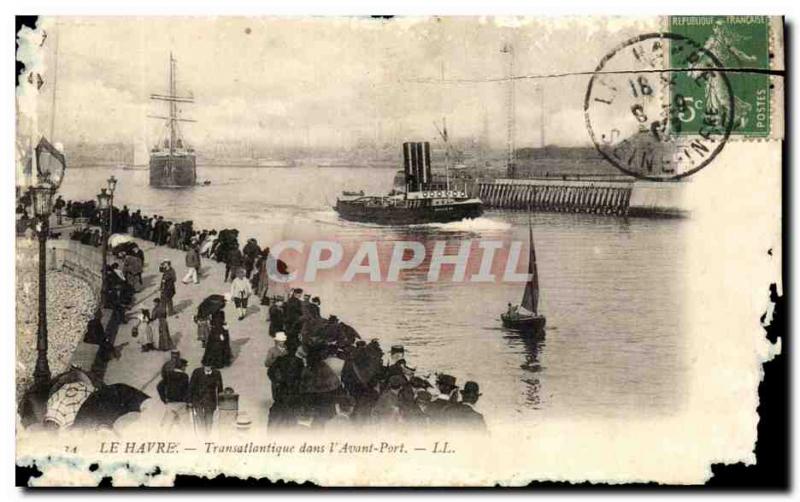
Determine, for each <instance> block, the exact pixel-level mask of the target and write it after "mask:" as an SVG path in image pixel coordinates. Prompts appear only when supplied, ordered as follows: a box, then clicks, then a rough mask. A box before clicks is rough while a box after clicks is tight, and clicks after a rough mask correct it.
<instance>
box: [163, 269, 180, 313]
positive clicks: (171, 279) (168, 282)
mask: <svg viewBox="0 0 800 502" xmlns="http://www.w3.org/2000/svg"><path fill="white" fill-rule="evenodd" d="M177 280H178V277H177V276H176V275H175V269H174V268H172V264H171V263H170V262H169V260H164V261H163V262H162V263H161V303H163V304H164V308H166V309H167V315H175V305H173V303H172V298H173V297H174V296H175V282H176V281H177Z"/></svg>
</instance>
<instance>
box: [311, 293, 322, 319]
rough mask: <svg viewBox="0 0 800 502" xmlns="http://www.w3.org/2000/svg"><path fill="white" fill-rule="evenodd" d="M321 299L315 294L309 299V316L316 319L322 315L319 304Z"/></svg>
mask: <svg viewBox="0 0 800 502" xmlns="http://www.w3.org/2000/svg"><path fill="white" fill-rule="evenodd" d="M321 303H322V300H320V299H319V296H315V297H314V298H312V299H311V303H309V304H308V313H309V314H310V315H311V317H314V318H316V319H320V318H321V317H322V310H321V309H320V304H321Z"/></svg>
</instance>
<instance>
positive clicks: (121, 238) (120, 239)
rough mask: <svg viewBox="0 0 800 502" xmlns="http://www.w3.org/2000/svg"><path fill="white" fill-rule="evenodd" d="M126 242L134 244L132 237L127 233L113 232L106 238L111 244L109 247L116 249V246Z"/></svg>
mask: <svg viewBox="0 0 800 502" xmlns="http://www.w3.org/2000/svg"><path fill="white" fill-rule="evenodd" d="M128 242H131V243H133V244H135V242H133V237H131V236H130V235H128V234H113V235H111V237H109V238H108V245H109V246H111V249H116V247H117V246H119V245H121V244H125V243H128Z"/></svg>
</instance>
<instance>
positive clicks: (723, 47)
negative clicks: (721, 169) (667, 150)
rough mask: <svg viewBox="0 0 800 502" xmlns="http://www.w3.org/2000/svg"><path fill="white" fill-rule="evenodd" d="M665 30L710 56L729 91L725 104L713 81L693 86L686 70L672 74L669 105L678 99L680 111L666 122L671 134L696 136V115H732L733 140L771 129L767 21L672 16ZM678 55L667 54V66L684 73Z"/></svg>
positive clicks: (699, 121) (765, 133) (762, 134)
mask: <svg viewBox="0 0 800 502" xmlns="http://www.w3.org/2000/svg"><path fill="white" fill-rule="evenodd" d="M669 31H670V33H674V34H677V35H682V36H684V37H686V38H688V39H690V40H693V41H694V42H695V43H697V44H699V45H700V46H702V47H703V49H705V50H706V51H708V53H711V54H713V55H714V56H715V57H716V58H717V60H718V61H719V64H720V66H721V70H722V71H724V72H725V75H726V77H727V78H728V81H729V82H730V86H731V89H732V91H733V96H734V98H733V103H732V106H729V103H728V100H727V99H726V98H725V97H724V96H723V94H724V92H725V89H722V88H720V86H719V83H720V82H719V81H718V80H714V79H708V80H705V81H704V82H702V85H697V83H696V81H695V80H694V78H693V75H692V73H691V72H685V73H681V72H677V73H676V74H675V80H674V84H673V86H672V94H671V99H672V101H673V103H675V102H676V101H677V100H681V101H682V103H684V104H685V110H686V112H685V113H684V114H682V115H681V116H680V120H678V121H673V122H672V123H671V126H672V132H673V133H675V134H697V133H698V132H699V131H700V129H702V127H703V123H702V118H701V116H702V112H703V111H705V110H713V111H715V112H716V113H717V114H719V115H720V116H722V117H723V120H725V116H727V115H733V130H732V131H731V134H732V135H733V136H734V137H767V136H769V134H770V131H771V127H770V126H771V121H770V114H771V112H772V110H771V100H770V97H771V96H770V95H771V92H770V76H769V74H768V73H766V72H765V71H764V70H769V69H770V58H771V56H770V47H769V18H768V17H766V16H672V17H670V18H669ZM685 63H686V60H685V59H684V58H682V57H681V56H680V54H674V53H670V67H671V68H677V69H681V68H682V69H688V68H687V67H686V66H684V65H685Z"/></svg>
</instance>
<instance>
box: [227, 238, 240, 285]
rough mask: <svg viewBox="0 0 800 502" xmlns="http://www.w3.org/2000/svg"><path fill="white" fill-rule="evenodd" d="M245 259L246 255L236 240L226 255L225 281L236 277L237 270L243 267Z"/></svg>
mask: <svg viewBox="0 0 800 502" xmlns="http://www.w3.org/2000/svg"><path fill="white" fill-rule="evenodd" d="M243 261H244V257H243V256H242V252H241V250H239V243H238V242H236V241H234V242H233V243H232V244H231V245H230V249H229V251H228V253H227V255H226V256H225V282H228V279H230V280H231V281H232V280H234V279H235V278H236V271H237V270H239V268H241V267H242V263H243Z"/></svg>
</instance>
